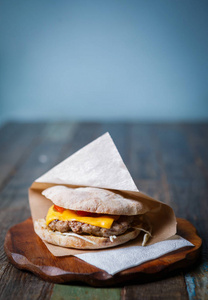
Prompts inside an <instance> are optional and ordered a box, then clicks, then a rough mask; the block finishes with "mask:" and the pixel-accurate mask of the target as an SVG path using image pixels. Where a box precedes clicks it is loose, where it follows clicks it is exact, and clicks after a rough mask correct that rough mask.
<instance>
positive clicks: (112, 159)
mask: <svg viewBox="0 0 208 300" xmlns="http://www.w3.org/2000/svg"><path fill="white" fill-rule="evenodd" d="M57 184H58V185H60V184H63V185H65V186H69V187H80V186H93V187H100V188H105V189H110V190H113V191H114V192H118V193H120V194H122V195H123V196H124V197H128V198H132V199H135V200H139V201H142V202H143V201H144V202H145V203H146V204H147V205H148V206H149V212H148V213H147V216H148V217H149V219H150V221H151V224H152V226H153V232H152V234H153V237H152V238H151V239H150V240H149V243H148V245H151V244H154V243H156V242H159V241H162V240H164V239H167V238H169V237H171V236H173V235H174V234H175V233H176V218H175V214H174V212H173V210H172V208H171V207H169V206H168V205H166V204H164V203H162V202H159V201H157V200H155V199H153V198H151V197H149V196H147V195H145V194H144V193H142V192H139V191H138V189H137V187H136V185H135V183H134V181H133V179H132V177H131V175H130V174H129V171H128V170H127V168H126V166H125V164H124V162H123V160H122V158H121V156H120V154H119V152H118V150H117V148H116V146H115V144H114V143H113V141H112V139H111V137H110V135H109V133H106V134H104V135H103V136H101V137H99V138H98V139H96V140H95V141H93V142H92V143H90V144H88V145H87V146H85V147H83V148H82V149H81V150H79V151H77V152H76V153H75V154H73V155H72V156H70V157H68V158H67V159H65V160H64V161H63V162H61V163H60V164H58V165H57V166H55V167H54V168H52V169H51V170H49V171H48V172H47V173H45V174H44V175H42V176H41V177H40V178H38V179H37V180H35V182H33V184H32V186H31V187H30V189H29V202H30V208H31V214H32V218H33V222H34V221H35V220H38V219H41V218H45V217H46V214H47V211H48V208H49V207H50V206H51V205H52V202H51V201H50V200H48V199H46V198H45V197H44V196H42V195H41V192H42V191H43V190H44V189H46V188H48V187H50V186H53V185H57ZM141 242H142V235H141V234H140V235H139V237H138V238H137V239H135V240H133V241H131V242H129V243H126V244H123V245H121V246H118V247H117V248H125V247H129V246H138V245H141ZM45 244H46V246H47V248H48V249H49V251H50V252H51V253H52V254H53V255H55V256H66V255H75V254H81V253H87V252H99V251H101V250H83V251H82V250H76V249H69V248H63V247H60V246H55V245H51V244H48V243H45ZM102 251H103V250H102Z"/></svg>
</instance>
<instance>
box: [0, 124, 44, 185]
mask: <svg viewBox="0 0 208 300" xmlns="http://www.w3.org/2000/svg"><path fill="white" fill-rule="evenodd" d="M43 128H44V124H41V123H39V124H27V123H24V124H23V123H17V124H16V123H15V124H14V123H8V124H6V125H5V126H4V127H3V128H1V130H0V165H1V172H0V188H1V187H2V186H3V185H5V184H6V182H7V180H9V178H10V177H11V176H13V175H14V173H15V172H16V169H17V168H18V167H19V165H21V163H22V161H24V160H25V158H26V156H27V155H28V154H29V153H30V151H31V149H32V148H33V147H34V145H35V144H36V142H37V139H38V136H39V134H40V133H41V130H42V129H43Z"/></svg>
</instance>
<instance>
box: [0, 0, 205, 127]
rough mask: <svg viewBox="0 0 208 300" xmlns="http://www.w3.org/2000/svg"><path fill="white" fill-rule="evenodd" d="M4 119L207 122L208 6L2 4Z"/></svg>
mask: <svg viewBox="0 0 208 300" xmlns="http://www.w3.org/2000/svg"><path fill="white" fill-rule="evenodd" d="M0 39H1V43H0V58H1V70H0V118H1V123H2V122H4V121H7V120H12V119H15V120H42V119H45V120H128V121H130V120H137V121H175V120H176V121H201V120H202V121H204V120H208V1H202V0H200V1H197V0H194V1H193V0H171V1H170V0H143V1H139V0H138V1H133V0H130V1H121V0H118V1H115V0H110V1H108V0H105V1H104V0H102V1H99V0H96V1H87V0H83V1H77V0H74V1H70V0H68V1H66V0H62V1H58V0H48V1H44V0H41V1H29V0H25V1H23V0H18V1H17V0H15V1H12V0H10V1H8V0H7V1H6V0H4V1H0Z"/></svg>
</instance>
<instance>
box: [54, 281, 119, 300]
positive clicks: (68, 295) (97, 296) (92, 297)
mask: <svg viewBox="0 0 208 300" xmlns="http://www.w3.org/2000/svg"><path fill="white" fill-rule="evenodd" d="M65 299H70V300H77V299H84V300H120V299H121V288H91V287H86V286H76V285H69V286H66V285H58V284H56V285H55V286H54V289H53V294H52V297H51V300H65Z"/></svg>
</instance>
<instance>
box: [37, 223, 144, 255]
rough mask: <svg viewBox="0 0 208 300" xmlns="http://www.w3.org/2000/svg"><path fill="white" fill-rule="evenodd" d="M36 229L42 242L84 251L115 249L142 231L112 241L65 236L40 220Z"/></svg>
mask: <svg viewBox="0 0 208 300" xmlns="http://www.w3.org/2000/svg"><path fill="white" fill-rule="evenodd" d="M34 229H35V232H36V233H37V235H38V236H39V237H40V238H41V239H42V240H44V241H46V242H48V243H50V244H53V245H57V246H61V247H66V248H75V249H82V250H83V249H104V248H109V247H115V246H118V245H120V244H124V243H126V242H128V241H130V240H133V239H135V238H136V237H137V236H138V235H139V233H140V230H132V231H129V232H126V233H124V234H122V235H119V236H117V237H116V238H113V239H112V241H111V239H110V238H105V237H96V236H91V235H76V236H73V235H72V236H65V235H63V234H57V233H55V232H53V231H52V230H50V229H49V228H48V227H47V225H46V223H45V220H44V219H39V220H38V221H35V224H34ZM83 238H84V239H83Z"/></svg>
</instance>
